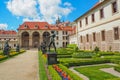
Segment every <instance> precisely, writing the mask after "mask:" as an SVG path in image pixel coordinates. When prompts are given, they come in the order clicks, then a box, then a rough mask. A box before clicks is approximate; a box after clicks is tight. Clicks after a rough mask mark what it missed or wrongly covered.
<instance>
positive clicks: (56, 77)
mask: <svg viewBox="0 0 120 80" xmlns="http://www.w3.org/2000/svg"><path fill="white" fill-rule="evenodd" d="M48 69H49V73H50V75H51V77H52V80H62V78H61V76H60V75H59V74H58V72H57V71H56V70H55V69H54V68H53V67H52V65H50V66H48Z"/></svg>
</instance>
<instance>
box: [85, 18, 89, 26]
mask: <svg viewBox="0 0 120 80" xmlns="http://www.w3.org/2000/svg"><path fill="white" fill-rule="evenodd" d="M85 23H86V25H88V17H86V18H85Z"/></svg>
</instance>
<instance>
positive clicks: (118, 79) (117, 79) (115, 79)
mask: <svg viewBox="0 0 120 80" xmlns="http://www.w3.org/2000/svg"><path fill="white" fill-rule="evenodd" d="M107 80H120V78H114V79H107Z"/></svg>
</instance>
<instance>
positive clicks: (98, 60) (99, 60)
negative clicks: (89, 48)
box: [59, 58, 110, 67]
mask: <svg viewBox="0 0 120 80" xmlns="http://www.w3.org/2000/svg"><path fill="white" fill-rule="evenodd" d="M59 62H60V63H61V64H63V65H65V66H67V67H71V66H81V65H92V64H102V63H110V60H109V59H102V58H96V59H87V60H83V59H82V60H79V59H73V60H62V59H61V60H60V61H59Z"/></svg>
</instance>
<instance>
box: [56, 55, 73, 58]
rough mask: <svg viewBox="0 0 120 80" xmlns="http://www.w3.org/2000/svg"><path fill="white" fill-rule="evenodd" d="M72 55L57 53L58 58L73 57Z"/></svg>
mask: <svg viewBox="0 0 120 80" xmlns="http://www.w3.org/2000/svg"><path fill="white" fill-rule="evenodd" d="M71 57H72V55H57V58H71Z"/></svg>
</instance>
